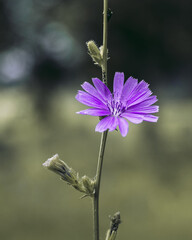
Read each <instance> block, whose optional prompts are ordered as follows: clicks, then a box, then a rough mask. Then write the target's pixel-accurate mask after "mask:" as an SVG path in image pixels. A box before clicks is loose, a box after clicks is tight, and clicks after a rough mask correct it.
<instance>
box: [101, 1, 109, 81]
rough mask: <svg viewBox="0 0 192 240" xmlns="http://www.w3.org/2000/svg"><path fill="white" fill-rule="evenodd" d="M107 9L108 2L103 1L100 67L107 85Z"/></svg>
mask: <svg viewBox="0 0 192 240" xmlns="http://www.w3.org/2000/svg"><path fill="white" fill-rule="evenodd" d="M107 9H108V0H103V65H102V79H103V82H104V83H105V84H106V85H107V55H108V54H107V51H108V50H107V23H108V21H107Z"/></svg>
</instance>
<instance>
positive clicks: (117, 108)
mask: <svg viewBox="0 0 192 240" xmlns="http://www.w3.org/2000/svg"><path fill="white" fill-rule="evenodd" d="M108 108H109V110H110V112H111V115H113V116H115V117H118V116H119V115H120V114H121V113H123V112H124V111H125V106H124V105H123V104H122V102H120V101H115V100H114V99H112V100H111V102H110V103H108Z"/></svg>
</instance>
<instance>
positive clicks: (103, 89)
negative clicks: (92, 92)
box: [92, 78, 111, 100]
mask: <svg viewBox="0 0 192 240" xmlns="http://www.w3.org/2000/svg"><path fill="white" fill-rule="evenodd" d="M92 81H93V84H94V86H95V87H96V89H97V91H98V92H99V94H100V95H101V96H102V97H103V98H104V99H105V100H108V99H109V98H110V96H111V92H110V90H109V88H108V87H107V86H106V85H105V84H104V83H103V82H102V81H101V80H100V79H98V78H93V79H92Z"/></svg>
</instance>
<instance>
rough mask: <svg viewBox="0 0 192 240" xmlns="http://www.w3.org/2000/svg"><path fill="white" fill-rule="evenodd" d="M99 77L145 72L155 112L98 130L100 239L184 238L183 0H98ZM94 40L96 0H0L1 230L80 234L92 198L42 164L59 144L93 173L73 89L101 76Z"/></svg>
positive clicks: (187, 63) (38, 239) (13, 235)
mask: <svg viewBox="0 0 192 240" xmlns="http://www.w3.org/2000/svg"><path fill="white" fill-rule="evenodd" d="M109 6H110V8H111V9H112V11H113V16H112V18H111V20H110V22H109V43H108V47H109V56H110V60H109V62H108V63H109V84H110V86H112V81H113V75H114V72H115V71H124V72H125V75H126V76H127V77H129V76H133V77H135V78H138V79H139V80H142V79H145V80H146V81H147V82H148V83H150V86H151V89H152V91H153V92H154V93H155V94H156V95H157V96H158V98H159V102H158V103H159V105H160V112H159V114H158V115H159V116H160V118H159V121H158V123H157V124H156V123H147V122H145V123H142V124H140V125H138V126H135V125H133V124H130V131H129V134H128V135H127V137H126V138H122V137H121V136H120V134H119V133H118V132H116V131H115V132H113V133H110V134H109V138H108V142H107V148H106V154H105V162H104V169H103V176H102V184H101V201H100V212H101V214H100V216H101V239H104V236H105V232H106V230H107V228H108V226H109V218H108V216H109V215H112V214H113V213H115V212H116V211H120V212H121V218H122V224H121V225H120V228H119V231H118V239H119V240H122V239H124V240H125V239H133V240H140V239H142V240H162V239H164V240H191V239H192V228H191V225H192V145H191V143H192V126H191V118H192V93H191V92H192V67H191V63H192V28H191V25H192V15H191V10H192V2H191V1H190V0H142V1H141V0H140V1H139V0H129V1H127V0H121V1H113V0H109ZM91 39H94V40H95V41H96V42H97V43H98V45H101V43H102V0H99V1H95V0H82V1H79V0H46V1H45V0H16V1H12V0H1V1H0V239H2V240H34V239H35V240H53V239H54V240H57V239H64V240H80V239H84V240H90V239H92V214H91V209H92V206H91V200H90V199H88V198H85V199H80V197H81V194H80V193H79V192H76V191H74V190H73V189H72V188H71V187H70V186H68V185H66V184H65V183H64V182H62V181H61V180H60V179H59V177H58V176H56V175H55V174H53V173H51V172H49V171H47V170H46V169H44V168H43V167H42V163H43V162H44V161H45V160H46V159H47V158H49V157H51V156H52V155H53V154H55V153H58V154H59V155H60V158H61V159H63V160H65V161H66V162H67V163H68V165H69V166H72V167H73V168H74V169H76V170H77V171H78V172H79V174H80V175H81V176H82V175H84V174H86V175H88V176H90V177H93V176H94V175H95V169H96V161H97V154H98V149H99V141H100V134H99V133H95V132H94V128H95V125H96V123H97V122H98V119H97V118H94V117H90V116H79V115H76V114H75V112H76V111H79V110H81V109H84V106H83V105H81V104H80V103H78V102H77V101H76V100H75V98H74V97H75V94H76V92H77V90H78V89H80V84H81V83H83V82H84V81H91V77H100V76H101V73H100V69H99V68H98V67H96V66H95V65H93V63H92V61H91V59H90V57H89V56H88V54H87V49H86V45H85V42H86V41H88V40H91Z"/></svg>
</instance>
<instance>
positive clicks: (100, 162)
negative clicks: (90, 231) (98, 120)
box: [93, 131, 108, 240]
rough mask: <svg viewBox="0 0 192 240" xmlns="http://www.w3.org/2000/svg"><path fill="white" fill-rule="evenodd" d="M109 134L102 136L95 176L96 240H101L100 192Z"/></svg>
mask: <svg viewBox="0 0 192 240" xmlns="http://www.w3.org/2000/svg"><path fill="white" fill-rule="evenodd" d="M107 133H108V131H105V132H103V133H102V135H101V144H100V149H99V157H98V165H97V172H96V176H95V194H94V198H93V211H94V215H93V217H94V240H99V192H100V191H99V190H100V182H101V173H102V166H103V157H104V152H105V145H106V140H107Z"/></svg>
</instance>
